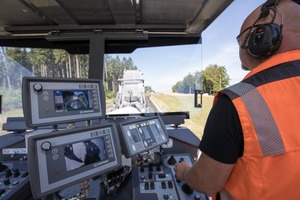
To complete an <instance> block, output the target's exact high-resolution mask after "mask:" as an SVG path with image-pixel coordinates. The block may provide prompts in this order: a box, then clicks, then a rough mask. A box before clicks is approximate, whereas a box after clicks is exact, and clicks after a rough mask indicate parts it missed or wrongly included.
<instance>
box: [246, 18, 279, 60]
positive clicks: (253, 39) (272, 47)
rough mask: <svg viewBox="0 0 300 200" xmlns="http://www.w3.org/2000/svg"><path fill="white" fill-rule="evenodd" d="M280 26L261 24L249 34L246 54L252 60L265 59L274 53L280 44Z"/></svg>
mask: <svg viewBox="0 0 300 200" xmlns="http://www.w3.org/2000/svg"><path fill="white" fill-rule="evenodd" d="M281 29H282V26H279V25H277V24H274V23H270V24H262V25H260V26H258V27H256V28H255V29H254V30H253V32H252V33H251V34H250V37H249V40H248V48H247V52H248V53H249V54H250V55H251V56H253V57H254V58H265V57H268V56H270V55H272V54H273V53H275V52H276V51H277V50H278V49H279V47H280V44H281V41H282V34H281Z"/></svg>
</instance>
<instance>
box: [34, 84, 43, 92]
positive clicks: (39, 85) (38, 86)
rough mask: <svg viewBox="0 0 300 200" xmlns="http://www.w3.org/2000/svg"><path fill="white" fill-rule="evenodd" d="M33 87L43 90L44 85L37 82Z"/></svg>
mask: <svg viewBox="0 0 300 200" xmlns="http://www.w3.org/2000/svg"><path fill="white" fill-rule="evenodd" d="M33 89H34V90H35V91H37V92H39V91H42V89H43V86H42V85H41V84H40V83H35V84H34V85H33Z"/></svg>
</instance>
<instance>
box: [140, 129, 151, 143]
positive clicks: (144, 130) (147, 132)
mask: <svg viewBox="0 0 300 200" xmlns="http://www.w3.org/2000/svg"><path fill="white" fill-rule="evenodd" d="M142 130H143V133H144V136H145V140H148V139H149V138H150V137H151V136H150V133H149V131H148V128H147V127H146V126H142Z"/></svg>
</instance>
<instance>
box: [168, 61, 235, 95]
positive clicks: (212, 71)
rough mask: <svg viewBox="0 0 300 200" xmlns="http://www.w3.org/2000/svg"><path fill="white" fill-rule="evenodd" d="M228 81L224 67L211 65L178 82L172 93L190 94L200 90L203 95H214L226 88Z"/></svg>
mask: <svg viewBox="0 0 300 200" xmlns="http://www.w3.org/2000/svg"><path fill="white" fill-rule="evenodd" d="M229 80H230V79H229V76H228V74H227V70H226V68H225V67H224V66H219V65H216V64H214V65H212V64H211V65H209V66H208V67H207V68H205V70H202V71H201V72H199V71H197V72H195V73H194V74H191V73H189V74H188V75H187V76H185V77H184V78H183V80H182V81H178V82H177V83H176V84H175V85H174V86H173V87H172V91H173V92H177V93H184V94H191V93H194V92H195V90H202V92H203V93H209V94H214V93H215V92H217V91H219V90H222V89H224V88H225V87H226V86H228V84H229Z"/></svg>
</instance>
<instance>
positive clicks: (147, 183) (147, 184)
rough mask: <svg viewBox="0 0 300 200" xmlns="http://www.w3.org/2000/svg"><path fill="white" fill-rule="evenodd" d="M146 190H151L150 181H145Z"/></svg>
mask: <svg viewBox="0 0 300 200" xmlns="http://www.w3.org/2000/svg"><path fill="white" fill-rule="evenodd" d="M145 190H149V182H146V183H145Z"/></svg>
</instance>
